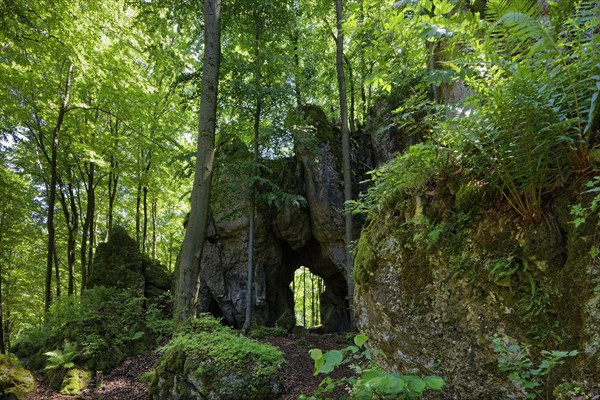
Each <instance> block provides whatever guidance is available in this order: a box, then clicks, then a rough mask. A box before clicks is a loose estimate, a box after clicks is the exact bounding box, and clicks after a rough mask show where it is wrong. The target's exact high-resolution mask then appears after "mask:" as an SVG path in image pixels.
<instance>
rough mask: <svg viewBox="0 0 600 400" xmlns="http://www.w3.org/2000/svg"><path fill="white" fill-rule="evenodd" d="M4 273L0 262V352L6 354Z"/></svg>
mask: <svg viewBox="0 0 600 400" xmlns="http://www.w3.org/2000/svg"><path fill="white" fill-rule="evenodd" d="M3 278H4V274H3V273H2V264H0V354H6V345H5V343H4V315H3V314H4V305H3V302H4V299H3V298H2V290H3V288H2V279H3Z"/></svg>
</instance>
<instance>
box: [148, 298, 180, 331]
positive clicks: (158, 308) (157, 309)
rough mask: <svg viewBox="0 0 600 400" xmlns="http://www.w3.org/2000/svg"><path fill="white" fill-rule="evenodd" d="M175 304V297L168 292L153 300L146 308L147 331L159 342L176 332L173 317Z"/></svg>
mask: <svg viewBox="0 0 600 400" xmlns="http://www.w3.org/2000/svg"><path fill="white" fill-rule="evenodd" d="M173 303H174V296H173V295H172V294H171V293H170V292H167V293H164V294H162V295H160V296H158V297H157V298H154V299H152V301H151V302H149V304H148V305H147V307H146V316H145V317H146V322H145V330H146V331H147V332H148V333H149V334H151V335H153V336H155V337H156V338H157V342H159V341H160V340H161V339H162V338H163V337H165V336H167V337H168V336H171V335H172V334H173V332H174V331H175V321H174V320H173V318H172V317H171V310H172V309H173V305H174V304H173Z"/></svg>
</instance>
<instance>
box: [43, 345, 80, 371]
mask: <svg viewBox="0 0 600 400" xmlns="http://www.w3.org/2000/svg"><path fill="white" fill-rule="evenodd" d="M45 355H46V356H47V357H48V360H47V364H46V367H45V368H44V369H46V370H53V369H58V368H63V369H65V370H67V369H71V368H73V367H74V366H75V363H73V360H75V357H77V352H76V348H75V345H73V344H71V343H68V342H67V343H65V347H64V349H63V350H54V351H49V352H47V353H45Z"/></svg>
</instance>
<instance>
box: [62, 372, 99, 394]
mask: <svg viewBox="0 0 600 400" xmlns="http://www.w3.org/2000/svg"><path fill="white" fill-rule="evenodd" d="M91 379H92V374H91V372H89V371H86V370H83V369H79V368H73V369H70V370H68V371H67V373H66V374H65V377H64V378H63V381H62V384H61V385H60V392H61V393H62V394H66V395H69V396H76V395H78V394H79V393H81V391H82V390H84V389H85V388H86V387H87V386H88V385H89V383H90V381H91Z"/></svg>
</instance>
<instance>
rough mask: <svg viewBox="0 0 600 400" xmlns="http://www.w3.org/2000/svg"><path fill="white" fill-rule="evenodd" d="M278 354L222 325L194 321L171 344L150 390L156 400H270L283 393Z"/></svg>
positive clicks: (202, 318) (281, 358) (280, 359)
mask: <svg viewBox="0 0 600 400" xmlns="http://www.w3.org/2000/svg"><path fill="white" fill-rule="evenodd" d="M283 362H284V360H283V357H282V355H281V353H280V352H279V350H277V349H276V348H274V347H272V346H270V345H267V344H261V343H258V342H256V341H254V340H252V339H248V338H245V337H239V336H238V335H237V333H236V332H234V331H232V330H231V329H230V328H227V327H224V326H222V325H221V324H220V322H219V321H218V320H215V319H213V318H211V317H201V318H199V319H198V320H195V321H191V322H189V323H188V325H187V326H185V327H184V328H183V329H182V330H181V332H180V333H178V334H177V335H176V336H175V337H174V339H173V340H172V341H171V342H170V343H169V344H168V345H167V347H166V351H165V353H164V355H163V356H162V358H161V359H160V361H159V363H158V366H157V368H156V374H155V376H154V378H153V380H152V383H151V385H150V389H149V396H148V398H149V399H152V400H163V399H164V400H167V399H179V400H196V399H208V400H239V399H247V400H268V399H274V398H276V397H277V396H278V395H280V394H281V392H282V389H283V386H282V384H281V381H280V378H279V375H278V368H279V366H280V365H281V364H282V363H283Z"/></svg>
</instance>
